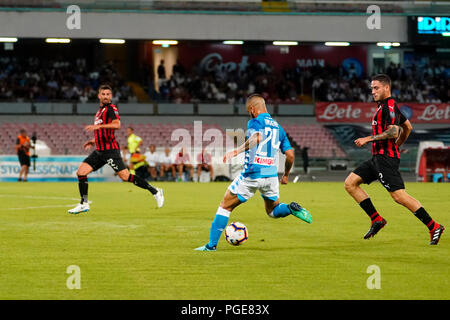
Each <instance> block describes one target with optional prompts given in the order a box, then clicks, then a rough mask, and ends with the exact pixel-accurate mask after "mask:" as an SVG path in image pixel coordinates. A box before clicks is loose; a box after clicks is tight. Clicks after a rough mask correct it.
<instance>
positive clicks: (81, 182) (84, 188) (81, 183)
mask: <svg viewBox="0 0 450 320" xmlns="http://www.w3.org/2000/svg"><path fill="white" fill-rule="evenodd" d="M78 190H80V196H81V202H80V203H84V202H85V203H87V202H88V179H87V176H78Z"/></svg>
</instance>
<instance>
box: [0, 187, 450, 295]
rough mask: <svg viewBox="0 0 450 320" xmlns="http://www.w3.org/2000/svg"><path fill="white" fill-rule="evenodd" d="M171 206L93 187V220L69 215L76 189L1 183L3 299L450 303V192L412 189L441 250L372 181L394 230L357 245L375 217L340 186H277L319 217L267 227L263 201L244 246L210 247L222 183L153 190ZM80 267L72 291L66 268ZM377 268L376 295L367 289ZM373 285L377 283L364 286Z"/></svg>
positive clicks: (248, 214)
mask: <svg viewBox="0 0 450 320" xmlns="http://www.w3.org/2000/svg"><path fill="white" fill-rule="evenodd" d="M155 185H157V186H159V187H162V188H164V191H165V198H166V202H165V206H164V207H163V208H161V209H156V204H155V201H154V199H153V197H151V195H150V194H149V193H147V192H146V191H143V190H141V189H139V188H136V187H135V186H133V185H131V184H128V183H120V182H117V183H90V184H89V199H90V200H91V201H92V204H91V211H90V212H89V213H87V214H80V215H70V214H68V213H67V209H69V208H70V207H68V205H69V206H70V205H74V204H76V203H77V202H78V187H77V184H76V183H75V182H74V183H30V182H28V183H20V184H19V183H1V184H0V203H1V205H0V216H1V218H0V244H1V248H0V299H152V300H160V299H164V300H166V299H176V300H184V299H194V300H202V299H214V300H216V299H219V300H221V299H227V300H228V299H231V300H234V299H258V300H259V299H274V300H279V299H282V300H303V299H450V268H449V266H450V210H449V208H450V184H432V183H428V184H423V183H407V185H406V188H407V191H408V192H409V193H410V194H411V195H413V196H414V197H416V198H417V199H419V200H420V201H421V203H422V204H423V206H424V207H425V208H426V209H427V210H428V212H429V213H430V214H431V216H432V217H433V218H434V219H435V220H436V221H438V222H440V223H442V224H444V225H445V226H447V229H448V231H446V232H445V233H444V234H443V237H442V239H441V242H440V243H439V245H438V246H429V245H428V242H429V240H430V239H429V233H428V230H427V229H426V227H425V226H424V225H423V224H422V223H421V222H420V221H419V220H418V219H417V218H415V217H414V216H413V214H411V213H410V212H409V211H407V210H406V209H405V208H403V207H401V206H399V205H397V204H396V203H394V202H393V201H392V199H391V198H390V196H389V194H388V193H387V192H386V191H385V190H384V188H383V187H382V186H381V185H380V184H378V183H375V184H373V185H370V186H365V187H364V188H365V190H366V191H368V193H369V194H370V195H371V198H372V200H373V202H374V204H375V206H376V208H377V209H378V211H379V212H380V213H381V214H382V215H383V217H385V218H386V220H387V221H388V224H387V226H386V227H385V228H384V229H383V230H381V231H380V233H379V234H378V235H377V236H376V237H375V238H374V239H371V240H363V239H362V237H363V235H364V234H365V233H366V231H367V230H368V228H369V223H370V222H369V218H368V217H367V216H366V215H365V213H364V212H363V211H362V210H361V209H360V208H359V206H358V205H357V204H356V203H354V202H353V200H352V199H351V198H350V197H349V196H348V195H347V194H346V192H345V190H344V188H343V183H317V182H316V183H297V184H292V183H291V184H289V185H286V186H280V193H281V200H282V201H284V202H287V203H289V202H290V201H297V202H299V203H300V204H302V205H303V206H305V207H306V208H308V209H309V210H310V211H311V213H312V215H313V218H314V222H313V223H312V224H310V225H308V224H306V223H304V222H303V221H301V220H298V219H296V218H295V217H293V216H289V217H287V218H284V219H271V218H268V217H267V216H266V214H265V212H264V206H263V201H262V199H261V197H260V196H259V194H257V195H256V196H255V197H254V198H252V199H251V200H250V201H248V202H247V203H245V204H243V205H241V206H240V207H238V208H237V209H236V210H235V211H234V212H233V213H232V215H231V218H230V222H231V221H240V222H243V223H244V224H246V225H247V227H248V229H249V240H248V241H247V242H246V243H245V244H244V245H243V246H240V247H233V246H231V245H229V244H227V243H226V242H225V239H224V237H222V238H221V240H220V242H219V248H218V251H217V252H197V251H194V250H193V249H194V248H196V247H198V246H200V245H203V244H205V243H206V242H207V240H208V236H209V228H210V225H211V222H212V219H213V217H214V215H215V212H216V209H217V206H218V204H219V202H220V200H221V199H222V196H223V194H224V192H225V190H226V188H227V186H228V184H227V183H208V184H203V183H155ZM71 265H76V266H78V267H79V268H80V279H81V288H80V289H73V290H70V289H68V287H67V284H66V282H67V279H68V278H69V277H70V276H71V274H69V273H67V268H68V267H69V266H71ZM372 265H376V266H378V267H379V271H380V273H379V279H380V285H381V288H380V289H369V288H368V286H367V281H368V278H369V277H370V276H372V273H368V272H367V269H368V267H369V266H372ZM369 282H370V281H369Z"/></svg>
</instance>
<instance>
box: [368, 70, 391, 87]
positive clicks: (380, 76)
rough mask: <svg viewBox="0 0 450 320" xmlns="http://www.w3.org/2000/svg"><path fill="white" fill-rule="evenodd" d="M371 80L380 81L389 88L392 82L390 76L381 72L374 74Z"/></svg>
mask: <svg viewBox="0 0 450 320" xmlns="http://www.w3.org/2000/svg"><path fill="white" fill-rule="evenodd" d="M372 81H380V82H382V83H385V84H387V85H388V86H389V88H390V87H391V83H392V81H391V78H390V77H389V76H388V75H387V74H382V73H380V74H377V75H374V76H373V77H372Z"/></svg>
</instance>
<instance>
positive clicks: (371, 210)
mask: <svg viewBox="0 0 450 320" xmlns="http://www.w3.org/2000/svg"><path fill="white" fill-rule="evenodd" d="M359 205H360V207H361V208H362V209H363V210H364V211H365V212H366V214H367V215H368V216H369V217H370V220H372V222H374V221H381V219H382V218H381V216H380V215H379V214H378V212H377V210H376V209H375V207H374V206H373V204H372V201H371V200H370V198H367V199H365V200H363V201H361V202H360V203H359Z"/></svg>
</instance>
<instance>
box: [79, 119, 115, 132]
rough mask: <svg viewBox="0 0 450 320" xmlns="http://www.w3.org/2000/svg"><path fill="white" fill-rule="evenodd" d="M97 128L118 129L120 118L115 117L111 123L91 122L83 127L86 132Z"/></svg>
mask: <svg viewBox="0 0 450 320" xmlns="http://www.w3.org/2000/svg"><path fill="white" fill-rule="evenodd" d="M98 129H113V130H119V129H120V120H119V119H115V120H113V121H112V122H111V123H105V124H91V125H88V126H86V127H85V128H84V130H85V131H87V132H90V131H94V130H98Z"/></svg>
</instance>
